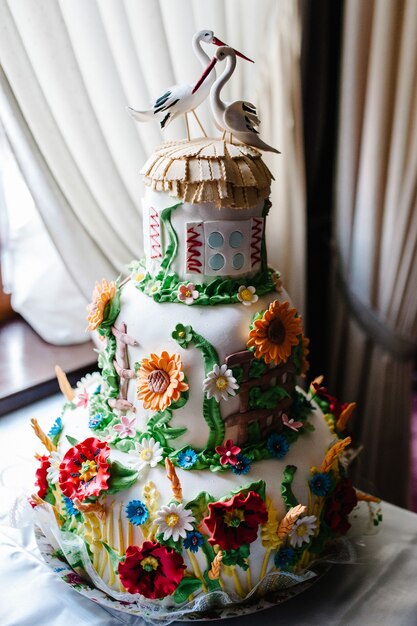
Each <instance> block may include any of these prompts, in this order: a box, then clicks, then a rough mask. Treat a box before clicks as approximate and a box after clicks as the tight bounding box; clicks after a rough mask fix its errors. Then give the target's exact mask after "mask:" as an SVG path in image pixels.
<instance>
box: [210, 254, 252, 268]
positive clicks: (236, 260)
mask: <svg viewBox="0 0 417 626" xmlns="http://www.w3.org/2000/svg"><path fill="white" fill-rule="evenodd" d="M216 256H217V255H216ZM244 263H245V257H244V256H243V254H240V252H238V254H235V255H234V257H233V260H232V265H233V267H234V269H235V270H241V269H242V267H243V265H244Z"/></svg>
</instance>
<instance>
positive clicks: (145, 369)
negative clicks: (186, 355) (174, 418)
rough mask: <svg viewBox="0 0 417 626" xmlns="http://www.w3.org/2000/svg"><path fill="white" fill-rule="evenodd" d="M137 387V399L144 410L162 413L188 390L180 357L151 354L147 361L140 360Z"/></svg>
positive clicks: (166, 353)
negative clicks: (141, 403) (140, 401)
mask: <svg viewBox="0 0 417 626" xmlns="http://www.w3.org/2000/svg"><path fill="white" fill-rule="evenodd" d="M137 385H138V398H139V400H142V402H143V406H144V407H145V409H152V410H153V411H163V410H164V409H166V408H167V407H168V406H169V405H170V404H171V403H172V402H176V401H177V400H179V398H180V395H181V393H182V392H183V391H187V389H188V385H187V383H186V382H184V372H183V371H182V363H181V359H180V355H179V354H172V355H169V354H168V352H162V354H161V355H160V356H158V355H157V354H151V356H150V357H149V359H142V362H141V364H140V368H139V370H138V377H137Z"/></svg>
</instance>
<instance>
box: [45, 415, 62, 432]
mask: <svg viewBox="0 0 417 626" xmlns="http://www.w3.org/2000/svg"><path fill="white" fill-rule="evenodd" d="M61 430H62V419H61V418H60V417H57V418H56V420H55V422H54V423H53V424H52V426H51V428H50V430H49V433H48V437H54V436H55V435H59V433H60V432H61Z"/></svg>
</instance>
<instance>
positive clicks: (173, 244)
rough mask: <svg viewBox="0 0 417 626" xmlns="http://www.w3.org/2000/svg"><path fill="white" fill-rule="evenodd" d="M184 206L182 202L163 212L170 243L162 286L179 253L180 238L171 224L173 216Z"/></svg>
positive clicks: (166, 254)
mask: <svg viewBox="0 0 417 626" xmlns="http://www.w3.org/2000/svg"><path fill="white" fill-rule="evenodd" d="M181 205H182V202H180V203H178V204H174V205H173V206H170V207H167V208H166V209H164V210H163V211H162V212H161V222H162V223H163V225H164V228H165V230H166V232H167V234H168V239H169V243H168V245H167V248H166V250H165V254H164V257H163V259H162V262H161V270H162V271H163V277H162V284H163V283H164V280H165V278H166V277H167V275H168V272H169V270H170V267H171V264H172V262H173V260H174V259H175V257H176V256H177V252H178V237H177V233H176V232H175V230H174V227H173V226H172V224H171V214H172V212H173V211H175V209H177V208H178V207H179V206H181Z"/></svg>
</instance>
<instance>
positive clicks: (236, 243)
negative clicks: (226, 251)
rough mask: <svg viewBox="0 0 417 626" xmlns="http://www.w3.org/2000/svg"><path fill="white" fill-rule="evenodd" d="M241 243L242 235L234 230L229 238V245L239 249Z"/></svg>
mask: <svg viewBox="0 0 417 626" xmlns="http://www.w3.org/2000/svg"><path fill="white" fill-rule="evenodd" d="M242 241H243V235H242V233H241V232H240V231H239V230H234V231H233V232H232V233H231V234H230V237H229V243H230V245H231V247H232V248H240V246H241V245H242Z"/></svg>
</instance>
